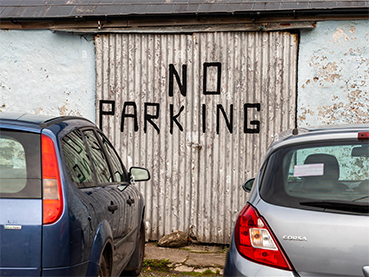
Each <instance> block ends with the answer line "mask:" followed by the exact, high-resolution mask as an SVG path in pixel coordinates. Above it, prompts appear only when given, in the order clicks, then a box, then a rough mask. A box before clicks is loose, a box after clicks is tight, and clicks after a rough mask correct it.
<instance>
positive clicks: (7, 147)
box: [0, 130, 41, 198]
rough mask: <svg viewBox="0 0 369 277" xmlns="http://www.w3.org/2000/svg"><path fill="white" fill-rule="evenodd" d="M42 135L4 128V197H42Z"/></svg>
mask: <svg viewBox="0 0 369 277" xmlns="http://www.w3.org/2000/svg"><path fill="white" fill-rule="evenodd" d="M40 151H41V149H40V135H39V134H33V133H27V132H19V131H5V130H0V197H1V198H41V155H40Z"/></svg>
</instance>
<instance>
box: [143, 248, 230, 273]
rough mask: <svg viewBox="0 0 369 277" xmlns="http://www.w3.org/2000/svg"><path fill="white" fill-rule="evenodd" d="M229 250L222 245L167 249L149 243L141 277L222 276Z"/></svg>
mask: <svg viewBox="0 0 369 277" xmlns="http://www.w3.org/2000/svg"><path fill="white" fill-rule="evenodd" d="M227 250H228V248H227V246H222V245H204V244H192V245H189V246H185V247H183V248H166V247H158V246H157V244H156V243H155V242H148V243H146V245H145V257H144V267H143V269H142V272H141V274H140V276H144V277H149V276H222V275H223V269H224V265H225V259H226V254H227Z"/></svg>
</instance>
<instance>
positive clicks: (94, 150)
mask: <svg viewBox="0 0 369 277" xmlns="http://www.w3.org/2000/svg"><path fill="white" fill-rule="evenodd" d="M83 135H84V136H85V139H86V142H87V145H88V147H89V150H90V153H91V159H92V162H93V165H94V167H95V171H96V177H97V181H98V182H99V184H103V183H110V182H113V178H112V176H111V174H110V169H109V166H108V162H107V160H106V157H105V154H104V151H103V150H102V148H101V146H100V143H99V141H98V139H97V137H96V136H95V132H94V131H92V130H86V131H83Z"/></svg>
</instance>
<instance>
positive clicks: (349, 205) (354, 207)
mask: <svg viewBox="0 0 369 277" xmlns="http://www.w3.org/2000/svg"><path fill="white" fill-rule="evenodd" d="M300 205H304V206H310V207H318V208H324V209H330V210H339V211H347V212H355V213H368V211H369V203H358V202H355V203H353V202H347V201H337V200H322V201H306V202H300Z"/></svg>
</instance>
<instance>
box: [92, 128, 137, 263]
mask: <svg viewBox="0 0 369 277" xmlns="http://www.w3.org/2000/svg"><path fill="white" fill-rule="evenodd" d="M98 137H99V139H100V141H101V143H102V145H103V147H104V149H105V151H106V156H107V157H108V161H109V163H110V166H111V169H112V172H113V176H114V179H115V181H116V186H115V187H114V188H115V190H114V193H116V194H118V196H119V197H120V198H122V199H123V201H124V203H123V209H122V216H121V217H120V221H119V228H122V230H123V234H124V235H123V236H124V239H123V240H121V241H120V242H119V251H120V252H121V253H120V255H123V256H127V255H130V254H131V252H133V250H134V246H135V239H136V237H137V236H136V235H135V234H137V232H138V231H139V229H138V225H139V210H138V191H137V189H136V187H135V186H134V185H133V184H131V182H130V179H129V174H128V172H127V170H126V169H125V167H124V165H123V163H122V161H121V159H120V158H119V156H118V154H117V152H116V151H115V149H114V147H113V146H112V144H111V143H110V142H109V140H108V139H107V138H106V137H105V135H104V134H102V133H100V132H98Z"/></svg>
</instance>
